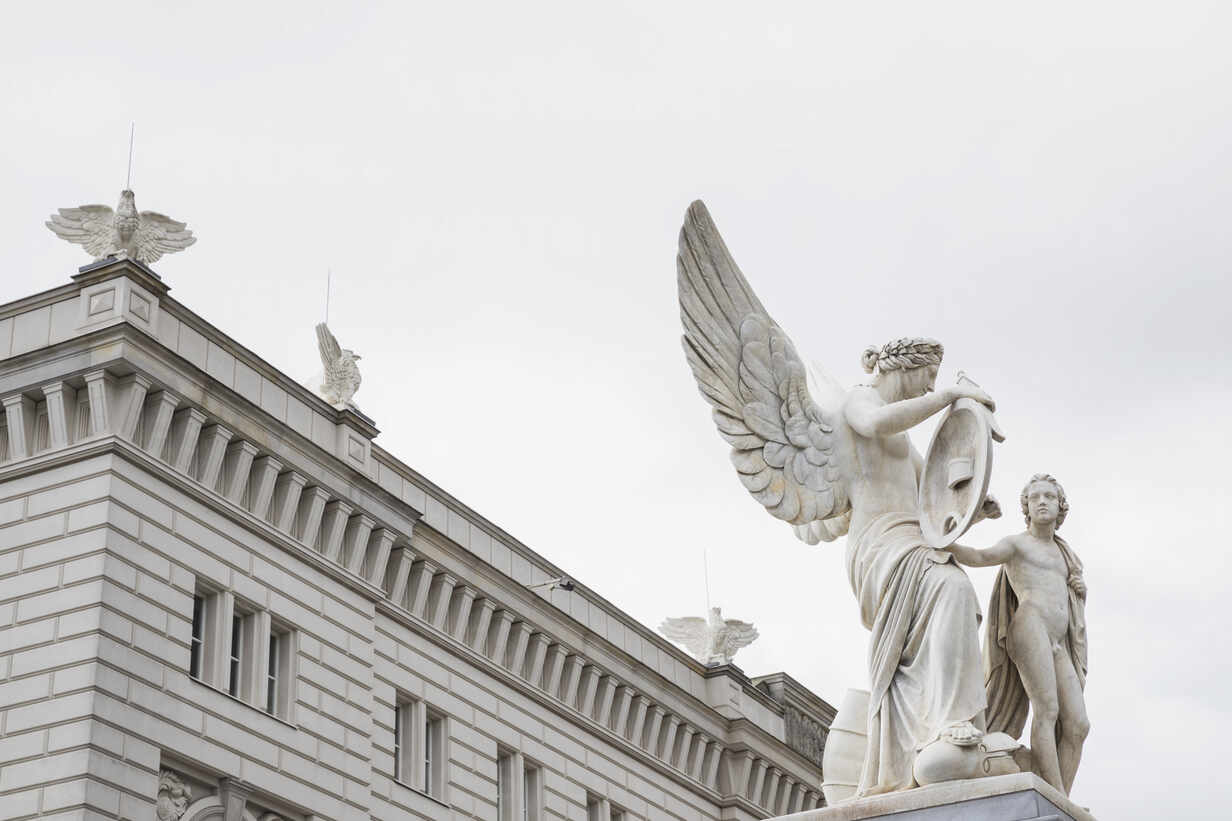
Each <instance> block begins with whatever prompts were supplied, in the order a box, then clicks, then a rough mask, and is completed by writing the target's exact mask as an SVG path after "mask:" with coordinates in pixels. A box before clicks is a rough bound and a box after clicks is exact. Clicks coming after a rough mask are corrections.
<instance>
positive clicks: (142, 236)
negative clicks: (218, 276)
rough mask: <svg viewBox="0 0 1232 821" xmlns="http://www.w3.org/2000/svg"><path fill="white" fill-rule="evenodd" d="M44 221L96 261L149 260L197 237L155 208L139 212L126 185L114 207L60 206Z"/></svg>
mask: <svg viewBox="0 0 1232 821" xmlns="http://www.w3.org/2000/svg"><path fill="white" fill-rule="evenodd" d="M46 225H47V227H48V228H50V229H51V230H52V231H53V232H55V235H56V236H58V237H59V238H60V239H63V240H67V241H68V242H71V243H74V244H76V245H80V246H82V247H83V248H85V249H86V251H87V252H88V253H89V254H90V255H91V256H93V257H94V260H95V261H96V262H97V261H99V260H102V259H106V258H107V257H128V258H129V259H135V260H137V261H138V262H144V263H147V264H148V263H151V262H157V261H158V259H159V258H160V257H162V256H163V254H174V253H175V252H176V251H183V250H184V249H185V248H187V247H188V246H190V245H192V244H193V243H194V242H196V241H197V238H196V237H194V236H193V234H192V231H189V230H188V225H187V224H186V223H183V222H177V221H176V220H173V219H171V218H170V217H167V216H164V215H162V214H159V213H158V212H156V211H142V212H140V213H138V212H137V204H136V200H135V199H134V198H133V192H132V191H130V190H129V189H127V188H126V189H124V190H123V191H121V192H120V202H119V204H118V205H116V208H115V210H114V211H112V210H111V209H110V208H108V207H107V206H105V205H82V206H78V207H77V208H61V209H60V210H59V213H56V214H52V215H51V218H50V219H49V220H47V222H46Z"/></svg>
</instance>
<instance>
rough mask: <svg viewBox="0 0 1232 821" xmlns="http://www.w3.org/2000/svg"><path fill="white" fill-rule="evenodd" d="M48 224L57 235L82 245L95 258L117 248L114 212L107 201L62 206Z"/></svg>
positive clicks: (99, 257)
mask: <svg viewBox="0 0 1232 821" xmlns="http://www.w3.org/2000/svg"><path fill="white" fill-rule="evenodd" d="M45 224H46V226H47V227H48V228H50V229H51V230H52V231H53V232H54V233H55V235H56V236H57V237H59V238H60V239H64V240H68V241H69V242H72V243H75V244H77V245H80V246H82V247H83V248H85V249H86V251H87V252H88V253H89V254H90V255H91V256H93V257H94V258H95V259H102V258H103V257H105V256H107V255H108V254H114V253H115V251H116V231H115V212H114V211H112V210H111V209H110V208H109V207H107V206H106V205H82V206H80V207H79V208H61V209H60V210H59V213H56V214H52V215H51V219H49V220H47V222H46V223H45Z"/></svg>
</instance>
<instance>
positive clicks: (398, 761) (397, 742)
mask: <svg viewBox="0 0 1232 821" xmlns="http://www.w3.org/2000/svg"><path fill="white" fill-rule="evenodd" d="M402 715H403V705H401V704H399V705H396V706H395V707H394V781H401V780H402V771H403V770H404V769H405V765H404V764H403V762H402V728H403V721H402Z"/></svg>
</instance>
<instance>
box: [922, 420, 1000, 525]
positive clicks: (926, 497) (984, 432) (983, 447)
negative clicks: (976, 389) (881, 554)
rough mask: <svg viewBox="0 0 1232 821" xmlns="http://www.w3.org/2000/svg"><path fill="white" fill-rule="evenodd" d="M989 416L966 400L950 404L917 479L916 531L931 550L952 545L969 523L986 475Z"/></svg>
mask: <svg viewBox="0 0 1232 821" xmlns="http://www.w3.org/2000/svg"><path fill="white" fill-rule="evenodd" d="M991 416H992V414H990V413H989V412H988V409H987V408H985V407H984V406H983V405H981V404H979V403H978V402H975V401H974V400H971V399H959V400H958V401H956V402H955V403H954V404H952V405H950V409H949V410H948V411H946V414H945V418H943V419H942V420H941V424H939V425H937V430H936V431H934V432H933V439H932V441H931V442H930V443H929V444H928V453H927V454H926V455H925V457H924V471H923V473H921V475H920V529H921V530H923V531H924V538H925V539H927V540H928V543H929V544H930V545H932V546H933V547H946V546H948V545H952V544H954V542H956V541H958V538H959V537H960V536H962V535H963V534H964V533H966V532H967V528H969V527H971V524H972V523H973V522H974V521H975V517H976V515H977V514H978V513H979V512H980V508H981V507H983V505H984V497H985V496H987V495H988V482H989V479H990V478H991V477H992V425H991V419H990V417H991Z"/></svg>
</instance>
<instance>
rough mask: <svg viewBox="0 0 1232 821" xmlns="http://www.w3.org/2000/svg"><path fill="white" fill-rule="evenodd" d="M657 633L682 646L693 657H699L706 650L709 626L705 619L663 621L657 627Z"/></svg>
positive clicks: (688, 617) (689, 617)
mask: <svg viewBox="0 0 1232 821" xmlns="http://www.w3.org/2000/svg"><path fill="white" fill-rule="evenodd" d="M659 632H660V633H662V634H663V635H664V636H666V637H667V638H669V639H671V640H672V641H675V642H679V643H680V644H683V645H684V646H685V648H687V649H688V651H689V652H690V653H692V654H693V655H694V656H700V655H701V654H702V653H705V652H706V650H707V649H708V648H707V647H706V644H707V639H708V637H709V635H710V625H709V624H707V623H706V620H705V619H699V618H698V617H697V616H685V617H684V618H679V619H664V620H663V623H662V624H660V625H659Z"/></svg>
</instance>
